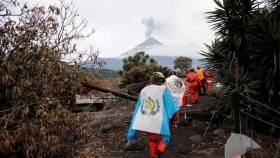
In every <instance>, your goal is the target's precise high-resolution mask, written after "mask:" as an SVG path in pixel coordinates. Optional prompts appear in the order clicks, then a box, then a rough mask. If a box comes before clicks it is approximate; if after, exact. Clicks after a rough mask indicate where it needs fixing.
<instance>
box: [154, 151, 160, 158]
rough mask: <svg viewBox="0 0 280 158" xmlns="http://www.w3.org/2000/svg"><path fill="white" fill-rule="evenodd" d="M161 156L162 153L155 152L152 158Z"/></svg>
mask: <svg viewBox="0 0 280 158" xmlns="http://www.w3.org/2000/svg"><path fill="white" fill-rule="evenodd" d="M161 154H162V151H159V150H157V152H156V154H155V156H153V157H152V158H160V156H161Z"/></svg>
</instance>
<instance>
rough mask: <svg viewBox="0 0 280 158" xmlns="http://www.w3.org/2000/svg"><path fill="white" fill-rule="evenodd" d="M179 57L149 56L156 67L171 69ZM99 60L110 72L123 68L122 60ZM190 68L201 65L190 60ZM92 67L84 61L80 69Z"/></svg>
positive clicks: (196, 60)
mask: <svg viewBox="0 0 280 158" xmlns="http://www.w3.org/2000/svg"><path fill="white" fill-rule="evenodd" d="M178 57H179V56H150V58H154V59H155V60H156V61H157V63H158V65H160V66H165V67H169V68H171V69H173V66H174V63H173V61H174V60H175V59H176V58H178ZM100 60H103V61H105V62H106V64H105V65H104V67H103V68H106V69H110V70H122V66H123V59H120V58H102V59H101V58H100ZM192 62H193V63H192V67H196V66H198V65H200V64H201V63H200V62H199V61H198V59H192ZM91 65H92V61H90V60H89V61H86V63H85V65H82V67H90V66H91Z"/></svg>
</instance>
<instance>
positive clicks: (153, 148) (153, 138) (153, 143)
mask: <svg viewBox="0 0 280 158" xmlns="http://www.w3.org/2000/svg"><path fill="white" fill-rule="evenodd" d="M146 135H147V137H148V139H149V148H150V157H153V156H154V155H155V154H156V152H157V150H159V151H161V152H163V151H164V149H165V147H166V145H165V144H164V143H163V136H162V135H161V134H157V133H150V132H146ZM158 138H159V139H158Z"/></svg>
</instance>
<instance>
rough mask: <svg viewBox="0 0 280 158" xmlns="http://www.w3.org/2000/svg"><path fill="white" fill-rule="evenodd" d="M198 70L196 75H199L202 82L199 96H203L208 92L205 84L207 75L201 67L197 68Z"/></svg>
mask: <svg viewBox="0 0 280 158" xmlns="http://www.w3.org/2000/svg"><path fill="white" fill-rule="evenodd" d="M196 68H197V69H196V71H195V73H196V74H197V76H198V77H199V79H200V82H201V86H200V87H198V94H199V95H201V94H204V93H205V92H206V88H205V86H204V84H205V73H204V71H203V70H202V69H201V67H200V66H197V67H196Z"/></svg>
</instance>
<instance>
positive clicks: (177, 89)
mask: <svg viewBox="0 0 280 158" xmlns="http://www.w3.org/2000/svg"><path fill="white" fill-rule="evenodd" d="M168 76H169V77H168V78H166V82H165V85H166V87H167V88H168V90H169V91H170V93H171V95H172V97H173V98H174V100H175V101H176V102H177V104H178V106H179V107H180V108H181V107H184V106H186V105H187V103H188V97H187V89H186V85H185V83H184V81H183V80H181V79H180V78H179V77H177V76H176V72H175V71H171V72H170V73H169V74H168ZM179 122H180V110H178V111H177V112H176V113H175V114H174V115H173V116H172V119H170V128H171V129H174V128H178V123H179Z"/></svg>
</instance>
